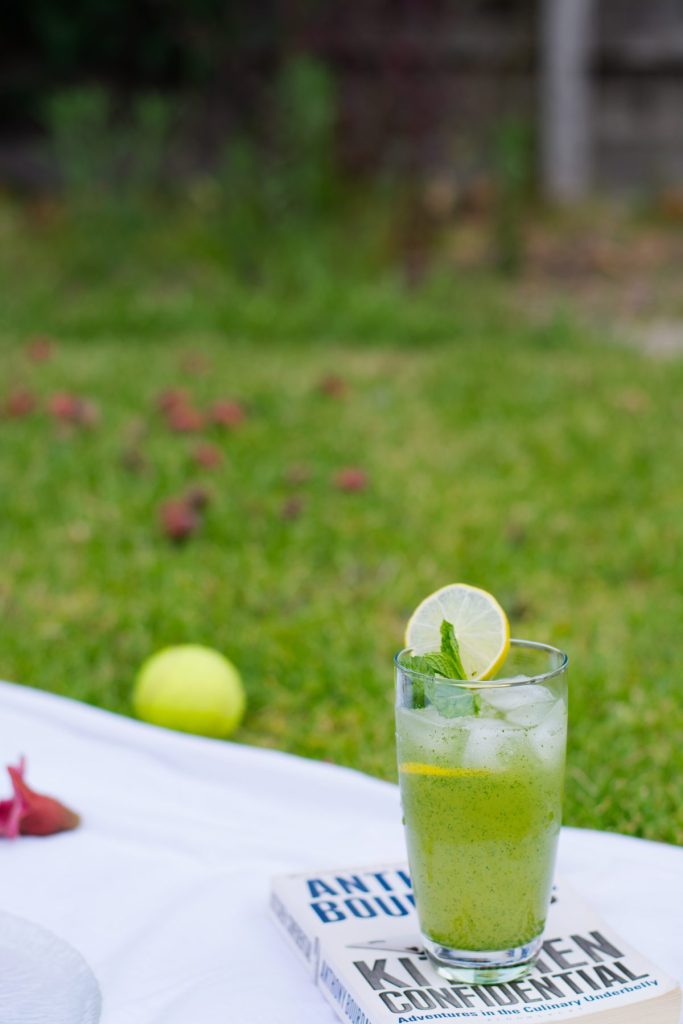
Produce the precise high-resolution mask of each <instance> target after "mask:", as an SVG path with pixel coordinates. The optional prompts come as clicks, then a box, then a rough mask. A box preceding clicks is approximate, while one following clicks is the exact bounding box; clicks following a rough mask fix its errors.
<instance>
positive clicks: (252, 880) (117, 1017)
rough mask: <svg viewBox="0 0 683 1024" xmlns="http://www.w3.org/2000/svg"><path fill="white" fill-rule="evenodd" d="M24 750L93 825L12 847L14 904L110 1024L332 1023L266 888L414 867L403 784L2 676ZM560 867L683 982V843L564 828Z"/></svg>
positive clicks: (6, 844) (6, 870)
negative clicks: (311, 874) (58, 942)
mask: <svg viewBox="0 0 683 1024" xmlns="http://www.w3.org/2000/svg"><path fill="white" fill-rule="evenodd" d="M302 727H303V724H302ZM19 754H25V755H26V757H27V759H28V774H27V779H28V782H29V784H30V785H32V786H34V787H35V788H36V789H38V790H39V791H44V792H46V793H50V794H52V795H55V796H57V797H59V798H60V799H62V800H63V801H64V802H65V803H68V804H69V805H71V806H72V807H73V808H74V809H76V810H78V811H79V812H80V813H81V814H82V815H83V825H82V827H81V828H80V829H78V830H77V831H75V832H71V833H64V834H62V835H58V836H53V837H50V838H47V839H39V838H27V837H22V838H20V839H17V840H14V841H10V840H0V879H1V882H0V886H1V890H0V892H1V895H0V908H1V909H2V910H5V911H10V912H12V913H15V914H19V915H23V916H25V917H28V918H30V919H32V920H34V921H36V922H39V923H40V924H42V925H44V926H46V927H48V928H50V929H52V930H53V931H55V932H56V933H57V934H58V935H61V936H62V937H63V938H64V939H66V940H67V941H69V942H71V943H72V944H73V945H74V946H75V947H76V948H77V949H78V950H80V951H81V953H82V954H83V955H84V956H85V957H86V959H87V960H88V961H89V963H90V965H91V967H92V968H93V970H94V971H95V974H96V975H97V977H98V979H99V982H100V985H101V988H102V993H103V997H104V1010H103V1016H102V1021H103V1024H227V1022H230V1024H313V1022H322V1024H328V1022H331V1021H332V1020H333V1019H334V1018H333V1016H332V1012H331V1010H329V1009H328V1007H327V1004H326V1003H325V1002H324V1001H323V999H322V997H321V996H320V995H319V994H318V992H317V991H316V989H315V988H314V987H313V986H312V985H311V983H310V982H309V981H308V979H307V978H306V976H305V974H304V972H303V970H302V968H301V967H300V965H299V964H298V962H297V961H296V960H295V959H294V957H293V955H292V953H291V952H290V950H289V949H288V948H287V947H286V945H285V944H284V941H283V940H282V939H281V938H280V936H279V934H278V933H277V932H276V931H275V930H274V926H273V925H272V924H271V923H270V920H269V919H268V916H267V895H268V881H269V878H270V876H271V875H272V874H275V873H278V872H287V871H296V870H302V871H303V870H305V869H307V868H310V867H336V866H344V865H347V866H348V865H354V864H363V863H372V862H373V861H381V860H389V861H396V860H401V859H403V857H404V848H403V837H402V832H401V824H400V813H399V803H398V791H397V789H396V787H394V786H392V785H390V784H388V783H384V782H380V781H377V780H375V779H371V778H368V777H366V776H364V775H361V774H359V773H357V772H353V771H350V770H348V769H343V768H337V767H333V766H331V765H327V764H322V763H319V762H314V761H307V760H303V759H301V758H296V757H291V756H288V755H285V754H281V753H277V752H273V751H267V750H260V749H256V748H253V747H245V746H241V745H239V744H233V743H223V742H218V741H213V740H203V739H198V738H194V737H190V736H183V735H180V734H178V733H172V732H167V731H166V730H163V729H157V728H154V727H152V726H147V725H143V724H141V723H138V722H134V721H130V720H128V719H126V718H122V717H119V716H116V715H112V714H108V713H107V712H103V711H98V710H95V709H93V708H89V707H86V706H84V705H81V704H78V703H76V702H73V701H69V700H64V699H62V698H58V697H53V696H50V695H48V694H44V693H40V692H38V691H35V690H30V689H26V688H24V687H18V686H12V685H10V684H7V683H0V756H1V758H2V763H9V762H14V761H16V759H17V757H18V755H19ZM7 791H8V793H9V780H8V781H7ZM2 795H4V794H3V792H2V788H1V784H0V796H2ZM559 867H560V870H561V872H562V873H563V875H565V876H566V877H567V878H568V880H569V881H571V882H572V883H573V884H574V885H575V887H576V888H578V889H580V890H582V891H583V893H584V894H585V895H586V896H587V898H588V899H589V900H590V901H591V902H592V903H593V904H594V905H595V906H596V907H597V908H598V909H599V910H600V911H601V912H602V913H603V915H604V916H605V917H606V918H607V919H608V920H609V921H610V922H611V924H612V925H613V926H614V927H615V928H616V929H617V931H619V932H621V933H622V934H623V935H624V936H625V937H626V938H627V939H629V940H630V941H631V942H632V943H633V944H634V945H635V946H637V947H638V948H640V949H641V950H642V952H644V953H646V954H647V955H649V956H650V957H651V958H652V959H654V960H655V961H657V962H658V963H659V965H660V966H661V967H662V968H663V969H664V970H667V971H668V972H669V973H670V974H673V975H674V976H677V977H678V978H683V942H682V941H681V933H680V926H681V922H683V850H682V849H680V848H678V847H671V846H665V845H662V844H658V843H647V842H643V841H641V840H636V839H628V838H625V837H623V836H617V835H611V834H608V833H598V832H588V831H578V830H574V829H565V830H564V833H563V837H562V842H561V849H560V864H559Z"/></svg>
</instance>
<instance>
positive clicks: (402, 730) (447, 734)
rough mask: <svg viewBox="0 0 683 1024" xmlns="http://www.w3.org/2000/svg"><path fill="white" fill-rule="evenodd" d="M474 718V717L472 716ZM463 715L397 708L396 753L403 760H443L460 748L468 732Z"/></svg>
mask: <svg viewBox="0 0 683 1024" xmlns="http://www.w3.org/2000/svg"><path fill="white" fill-rule="evenodd" d="M472 720H473V719H472ZM467 721H469V719H467V718H465V717H464V716H463V717H462V718H456V719H453V718H444V717H443V716H442V715H440V714H439V712H438V710H437V709H436V708H435V707H433V706H431V705H430V706H429V707H426V708H411V709H408V708H400V709H399V711H398V715H397V718H396V722H397V733H398V745H399V753H400V758H401V760H402V761H426V762H427V763H429V764H431V763H432V762H433V761H435V760H436V761H444V760H446V759H449V758H452V757H453V756H454V754H455V753H456V752H457V751H459V750H460V749H461V747H462V742H463V739H464V737H465V736H466V735H467V733H466V729H467V724H466V723H467Z"/></svg>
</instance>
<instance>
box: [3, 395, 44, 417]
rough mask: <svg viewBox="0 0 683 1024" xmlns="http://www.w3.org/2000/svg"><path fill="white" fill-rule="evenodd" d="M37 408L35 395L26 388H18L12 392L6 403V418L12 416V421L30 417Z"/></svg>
mask: <svg viewBox="0 0 683 1024" xmlns="http://www.w3.org/2000/svg"><path fill="white" fill-rule="evenodd" d="M35 408H36V399H35V395H33V394H31V392H30V391H26V390H25V389H24V388H18V389H17V390H16V391H12V392H11V393H10V394H9V395H8V396H7V398H6V399H5V403H4V412H5V415H6V416H10V417H11V418H12V419H17V420H18V419H21V418H22V417H23V416H30V415H31V413H32V412H34V411H35Z"/></svg>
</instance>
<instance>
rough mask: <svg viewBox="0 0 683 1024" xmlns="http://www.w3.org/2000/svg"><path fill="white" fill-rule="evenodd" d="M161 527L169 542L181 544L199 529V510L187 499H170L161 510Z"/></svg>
mask: <svg viewBox="0 0 683 1024" xmlns="http://www.w3.org/2000/svg"><path fill="white" fill-rule="evenodd" d="M159 517H160V520H161V527H162V529H163V531H164V533H165V534H166V536H167V537H168V539H169V540H172V541H174V543H176V544H179V543H182V541H185V540H187V539H188V537H191V536H192V534H193V533H195V532H196V530H197V528H198V527H199V523H200V519H199V513H198V511H197V508H196V507H195V506H194V505H192V504H190V502H189V501H188V500H187V498H170V499H169V500H168V501H165V502H164V503H163V505H162V506H161V508H160V510H159Z"/></svg>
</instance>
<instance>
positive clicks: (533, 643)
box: [394, 638, 569, 690]
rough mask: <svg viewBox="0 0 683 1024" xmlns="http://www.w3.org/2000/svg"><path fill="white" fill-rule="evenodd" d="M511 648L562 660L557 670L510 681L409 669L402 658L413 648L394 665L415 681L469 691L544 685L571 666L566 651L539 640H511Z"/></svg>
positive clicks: (398, 655)
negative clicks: (438, 683)
mask: <svg viewBox="0 0 683 1024" xmlns="http://www.w3.org/2000/svg"><path fill="white" fill-rule="evenodd" d="M510 647H517V648H530V649H531V650H533V651H540V652H543V653H545V654H555V655H558V656H559V658H560V664H559V665H558V666H557V667H556V668H551V669H549V670H548V671H547V672H538V673H536V674H535V675H533V676H527V677H525V678H524V679H516V678H515V677H514V676H512V677H510V678H508V679H505V678H503V679H450V678H449V677H448V676H438V675H434V674H430V673H429V672H418V671H417V670H416V669H414V668H408V667H407V666H405V665H402V664H401V661H400V659H401V658H402V656H403V655H404V654H411V653H412V647H404V648H403V650H400V651H398V652H397V653H396V654H395V655H394V665H395V666H396V668H397V669H399V670H400V671H401V672H403V673H404V674H405V675H407V676H412V677H413V678H415V679H436V680H437V681H438V682H440V683H453V685H455V686H460V687H463V688H466V689H468V690H483V689H487V688H488V689H490V688H491V687H503V686H529V684H530V683H543V682H546V681H547V680H548V679H553V678H554V677H555V676H559V675H560V674H561V673H562V672H564V671H566V668H567V665H568V664H569V655H568V654H566V653H565V651H562V650H560V648H559V647H553V646H552V644H543V643H540V642H539V641H538V640H522V639H520V638H515V639H512V638H511V639H510Z"/></svg>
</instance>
